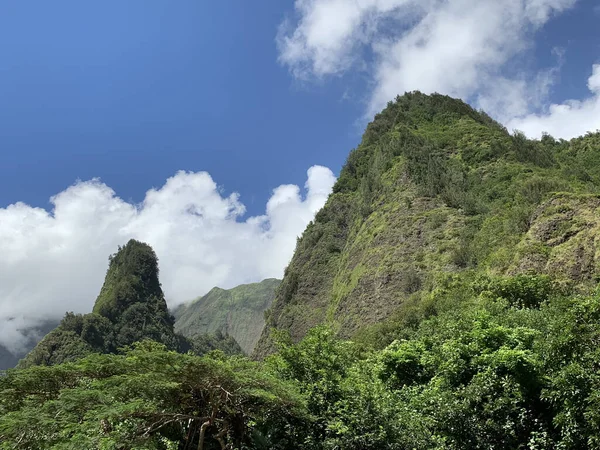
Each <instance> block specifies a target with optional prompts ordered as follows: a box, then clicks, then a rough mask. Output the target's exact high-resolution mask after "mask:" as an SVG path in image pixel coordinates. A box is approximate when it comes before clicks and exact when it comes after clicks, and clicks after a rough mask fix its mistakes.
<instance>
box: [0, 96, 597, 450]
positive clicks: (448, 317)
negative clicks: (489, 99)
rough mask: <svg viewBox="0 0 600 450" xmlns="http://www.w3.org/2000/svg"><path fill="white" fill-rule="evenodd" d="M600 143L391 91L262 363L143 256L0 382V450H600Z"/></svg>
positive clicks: (142, 250)
mask: <svg viewBox="0 0 600 450" xmlns="http://www.w3.org/2000/svg"><path fill="white" fill-rule="evenodd" d="M599 227H600V133H595V134H593V133H590V134H588V135H587V136H584V137H581V138H577V139H574V140H572V141H563V140H556V139H553V138H552V137H551V136H548V135H546V136H544V137H543V138H542V139H541V140H528V139H527V138H525V136H523V135H522V134H520V133H518V132H515V133H513V134H510V133H509V132H508V131H507V130H506V129H504V128H503V127H502V126H501V125H499V124H497V123H496V122H494V121H493V120H492V119H490V118H489V117H488V116H487V115H485V114H484V113H482V112H478V111H475V110H473V109H472V108H471V107H469V106H468V105H466V104H465V103H463V102H461V101H459V100H454V99H451V98H449V97H445V96H441V95H432V96H426V95H423V94H420V93H410V94H406V95H404V96H402V97H399V98H397V99H396V100H395V101H394V102H391V103H390V104H389V105H388V107H387V108H386V109H385V110H384V111H383V112H382V113H381V114H379V115H377V116H376V117H375V119H374V121H373V122H371V123H370V124H369V125H368V127H367V129H366V132H365V134H364V136H363V139H362V142H361V144H360V145H359V146H358V147H357V148H356V149H355V150H354V151H352V152H351V154H350V156H349V157H348V160H347V162H346V164H345V166H344V168H343V169H342V171H341V173H340V177H339V179H338V181H337V183H336V186H335V187H334V193H333V194H332V195H331V196H330V198H329V200H328V202H327V204H326V206H325V207H324V208H323V209H322V210H321V211H320V212H319V213H318V214H317V216H316V218H315V220H314V221H313V222H312V223H311V224H310V225H309V227H308V228H307V230H306V231H305V232H304V234H303V236H302V237H301V238H300V239H299V240H298V244H297V248H296V252H295V255H294V257H293V259H292V261H291V263H290V265H289V266H288V268H287V269H286V273H285V277H284V279H283V281H282V283H281V284H280V285H279V287H278V288H277V290H276V295H275V300H274V303H273V305H272V307H271V309H270V310H269V311H267V313H266V317H265V318H266V327H265V329H264V331H263V334H262V337H261V339H260V342H259V344H258V347H257V349H256V351H255V353H254V355H253V359H249V358H248V357H246V356H244V355H242V354H241V349H240V347H239V345H237V343H236V342H235V340H234V339H233V338H232V337H230V336H227V335H223V334H220V335H218V336H216V335H199V336H197V338H196V339H195V340H194V339H191V338H186V337H183V336H181V335H179V334H177V333H176V332H175V329H174V317H172V316H171V315H170V314H169V312H168V310H167V308H166V302H165V300H164V295H163V293H162V290H161V288H160V282H159V279H158V261H157V258H156V255H155V254H154V252H153V251H152V249H151V248H150V247H149V246H147V245H146V244H143V243H139V242H136V241H131V242H129V243H128V244H127V245H126V246H125V247H123V248H121V249H120V250H119V252H118V253H117V254H115V255H113V256H112V257H111V258H110V262H109V269H108V272H107V276H106V281H105V284H104V286H103V288H102V291H101V293H100V295H99V297H98V300H97V302H96V306H95V308H94V311H93V312H92V313H91V314H88V315H83V316H79V315H74V314H67V316H65V318H64V320H63V322H62V323H61V325H60V326H59V328H57V329H56V330H55V331H53V332H52V333H50V334H49V335H48V336H47V337H46V338H45V339H44V340H42V342H41V343H40V344H39V345H38V347H36V349H34V350H33V351H32V352H31V353H30V354H29V355H28V356H27V358H25V359H24V360H23V361H22V362H21V363H20V367H19V368H18V369H14V370H9V371H7V372H6V374H5V376H3V377H0V448H1V449H14V448H23V449H173V450H175V449H178V450H186V449H194V450H196V449H200V450H212V449H317V450H318V449H330V450H336V449H356V450H359V449H382V450H383V449H440V450H441V449H448V450H449V449H453V450H459V449H556V450H559V449H573V450H575V449H585V448H590V449H594V448H600V394H599V393H600V289H598V281H600V228H599Z"/></svg>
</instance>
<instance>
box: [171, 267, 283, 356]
mask: <svg viewBox="0 0 600 450" xmlns="http://www.w3.org/2000/svg"><path fill="white" fill-rule="evenodd" d="M279 283H280V280H276V279H273V278H271V279H267V280H263V281H261V282H260V283H252V284H244V285H241V286H237V287H235V288H233V289H221V288H218V287H216V288H214V289H212V290H211V291H210V292H209V293H208V294H206V295H205V296H203V297H200V298H198V299H196V300H194V301H193V302H191V303H189V304H186V305H182V306H180V307H179V308H177V309H176V310H175V311H174V312H173V314H174V315H175V318H176V321H175V331H176V332H178V333H180V334H182V335H183V336H185V337H187V338H193V337H194V336H197V335H199V334H206V333H209V334H213V333H217V332H220V333H225V334H228V335H229V336H232V337H233V338H234V339H235V340H236V341H237V342H238V343H239V345H240V347H241V348H242V349H243V351H244V352H245V353H247V354H250V353H252V351H253V350H254V347H255V346H256V343H257V342H258V339H259V338H260V335H261V333H262V330H263V328H264V325H265V319H264V312H265V311H266V310H267V309H268V308H269V307H270V306H271V304H272V303H273V299H274V298H275V289H277V286H279Z"/></svg>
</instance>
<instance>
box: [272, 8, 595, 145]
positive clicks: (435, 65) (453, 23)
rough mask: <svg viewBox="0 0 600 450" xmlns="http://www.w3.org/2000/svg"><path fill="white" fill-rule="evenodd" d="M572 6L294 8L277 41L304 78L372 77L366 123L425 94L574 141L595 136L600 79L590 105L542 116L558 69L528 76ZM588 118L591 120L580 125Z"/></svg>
mask: <svg viewBox="0 0 600 450" xmlns="http://www.w3.org/2000/svg"><path fill="white" fill-rule="evenodd" d="M575 4H576V0H296V2H295V17H294V20H293V21H292V20H289V19H288V20H287V21H286V22H284V24H283V25H282V27H281V29H280V31H279V34H278V37H277V44H278V48H279V60H280V62H281V63H282V64H284V65H286V66H287V67H289V69H290V70H291V72H292V73H293V74H294V76H296V77H298V78H302V79H307V78H310V77H315V78H322V77H324V76H328V75H329V76H331V75H340V74H343V73H345V72H346V71H348V70H349V69H352V70H366V72H367V74H368V75H369V77H370V80H371V83H372V86H371V92H370V94H369V99H368V102H367V103H368V107H367V116H368V117H370V116H372V115H373V114H374V113H376V112H378V111H379V110H380V109H381V108H382V107H383V106H385V104H386V103H387V102H388V101H389V100H392V99H393V98H394V97H395V96H396V95H399V94H403V93H404V92H406V91H412V90H420V91H423V92H426V93H432V92H439V93H443V94H448V95H452V96H455V97H461V98H463V99H466V100H468V101H470V102H471V103H472V104H474V105H475V106H477V107H481V108H485V109H486V110H487V111H488V112H489V113H490V114H492V115H493V116H495V117H496V118H498V119H499V120H501V121H503V122H504V123H513V121H514V120H515V118H519V117H525V118H527V120H528V121H533V118H535V117H539V118H540V122H541V123H542V124H543V125H544V126H547V127H549V128H548V129H547V130H546V131H549V132H551V133H552V134H553V135H556V136H557V137H570V136H572V135H574V134H581V132H583V131H587V130H593V129H595V128H594V124H597V122H598V119H599V118H600V115H599V114H598V108H597V103H598V101H597V97H598V92H597V89H596V87H595V86H597V85H598V84H600V81H598V79H599V78H594V77H592V78H591V79H590V85H589V87H590V90H591V91H592V96H591V97H590V98H588V99H585V100H582V101H580V102H576V101H569V102H565V104H563V105H560V106H552V107H550V109H547V108H546V109H547V113H546V114H544V115H540V116H530V115H531V114H532V113H534V112H537V111H540V110H542V111H543V110H544V106H546V104H547V99H548V94H549V92H550V88H551V86H552V84H553V83H554V81H555V80H556V79H557V76H556V75H557V68H553V69H550V70H543V71H541V72H540V73H532V72H531V67H530V66H527V64H526V63H525V59H524V56H525V55H526V53H525V52H526V51H527V50H530V49H531V48H532V47H533V45H534V36H535V32H536V31H537V30H539V29H540V28H541V27H543V26H544V25H545V24H546V23H547V22H548V21H549V20H550V19H551V18H552V17H553V16H556V15H558V14H560V13H562V12H564V11H566V10H567V9H569V8H572V7H573V6H574V5H575ZM365 68H366V69H365ZM595 89H596V90H595ZM584 114H592V115H593V116H592V117H588V118H587V119H585V120H583V122H581V120H582V117H583V115H584ZM546 116H548V118H547V117H546ZM531 117H532V118H531ZM559 117H560V120H559V119H558V118H559ZM530 118H531V119H530ZM562 121H566V122H567V123H568V124H570V125H569V126H567V125H564V124H563V123H562ZM579 123H583V124H586V126H591V127H592V128H586V127H585V126H579V125H577V124H579ZM596 127H597V125H596ZM529 129H531V130H534V127H533V125H532V126H531V127H529V128H526V129H525V132H527V133H528V134H533V135H536V134H539V133H537V129H535V132H533V131H532V132H530V131H529Z"/></svg>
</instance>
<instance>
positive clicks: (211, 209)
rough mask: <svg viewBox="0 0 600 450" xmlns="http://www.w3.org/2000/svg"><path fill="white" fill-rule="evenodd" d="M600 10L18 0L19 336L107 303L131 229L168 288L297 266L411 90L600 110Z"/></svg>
mask: <svg viewBox="0 0 600 450" xmlns="http://www.w3.org/2000/svg"><path fill="white" fill-rule="evenodd" d="M598 23H600V3H599V2H598V0H297V1H292V0H289V1H284V0H262V1H256V2H254V1H248V0H229V1H221V2H209V1H198V0H177V1H166V0H127V1H117V0H106V1H103V2H86V1H80V0H69V1H67V0H53V1H51V2H49V1H32V2H24V1H4V0H0V152H1V153H0V154H1V160H0V254H2V255H3V257H2V259H1V260H0V329H2V330H3V335H2V336H0V344H6V345H8V346H9V347H11V348H13V349H16V348H18V345H19V342H22V336H21V334H20V331H19V330H20V329H22V328H24V327H26V326H29V325H31V324H34V323H36V321H39V320H40V319H41V318H44V317H49V316H52V317H55V316H61V315H62V314H63V312H64V311H65V310H74V311H77V312H86V311H89V310H90V308H91V305H92V304H93V300H94V298H95V296H96V294H97V292H98V289H99V288H100V286H101V284H102V279H103V276H104V273H105V270H106V260H107V256H108V254H110V253H112V252H113V251H115V249H116V248H117V245H119V244H123V243H124V242H126V240H127V239H129V238H137V239H141V240H144V241H146V242H149V243H150V244H151V245H152V246H153V247H154V248H155V250H156V251H157V254H158V256H159V259H160V261H161V281H162V283H163V287H164V289H165V292H166V295H167V298H168V300H169V302H170V304H171V305H173V304H177V303H180V302H182V301H185V300H189V299H191V298H194V297H196V296H198V295H202V294H204V293H205V292H207V291H208V290H209V289H210V288H212V287H213V286H215V285H218V286H221V287H231V286H235V285H236V284H240V283H244V282H250V281H259V280H260V279H263V278H266V277H272V276H282V273H283V269H284V267H285V265H286V264H287V263H288V262H289V259H290V258H291V255H292V253H293V250H294V246H295V242H296V238H297V236H298V235H299V234H301V232H302V231H303V229H304V228H305V227H306V225H307V224H308V222H309V221H310V220H312V218H313V217H314V214H315V213H316V211H318V209H319V208H321V207H322V205H323V204H324V202H325V201H326V198H327V195H328V194H329V192H330V190H331V187H332V185H333V182H334V181H335V175H337V174H338V173H339V170H340V168H341V166H342V164H343V162H344V160H345V159H346V157H347V155H348V153H349V151H350V150H351V149H352V148H353V147H355V146H356V145H357V144H358V143H359V141H360V136H361V134H362V131H363V129H364V126H365V124H366V123H367V121H368V120H369V119H370V118H371V117H372V115H373V114H374V113H375V112H377V111H379V110H380V109H381V108H382V107H383V106H384V105H385V103H386V102H387V101H388V100H390V99H392V98H393V97H395V95H397V94H401V93H403V92H404V91H407V90H415V89H418V90H421V91H424V92H426V93H430V92H434V91H435V92H441V93H444V94H448V95H453V96H456V97H461V98H463V99H465V100H466V101H468V102H469V103H471V104H472V105H473V106H475V107H477V108H484V109H485V110H486V111H488V112H489V113H490V114H491V115H492V116H494V117H495V118H497V119H498V120H499V121H501V122H502V123H504V124H505V125H506V126H507V128H508V129H509V130H512V129H520V130H523V131H524V132H525V133H526V134H528V135H529V136H532V137H539V136H540V135H541V133H542V132H543V131H547V132H550V133H551V134H553V135H555V136H557V137H564V138H570V137H573V136H577V135H580V134H582V133H585V132H586V131H591V130H596V129H598V128H600V27H598V26H597V24H598ZM181 170H183V171H185V172H178V171H181ZM94 179H99V180H94ZM236 193H239V196H238V195H237V194H236ZM50 197H53V200H52V201H49V199H50ZM18 202H20V203H18ZM32 279H36V280H37V281H38V282H37V283H35V284H32V283H31V280H32Z"/></svg>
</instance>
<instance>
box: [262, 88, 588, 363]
mask: <svg viewBox="0 0 600 450" xmlns="http://www.w3.org/2000/svg"><path fill="white" fill-rule="evenodd" d="M599 148H600V133H595V134H592V133H590V134H588V135H587V136H584V137H581V138H577V139H573V140H571V141H564V140H555V139H554V138H552V137H551V136H548V135H546V136H544V137H543V138H542V139H541V140H536V141H534V140H528V139H526V138H525V136H524V135H523V134H521V133H518V132H516V133H514V134H512V135H511V134H509V132H508V131H507V130H506V129H505V128H504V127H502V126H501V125H499V124H498V123H496V122H494V121H493V120H492V119H490V117H488V116H487V115H486V114H485V113H483V112H479V111H476V110H474V109H472V108H471V107H470V106H468V105H467V104H465V103H463V102H462V101H460V100H455V99H452V98H450V97H446V96H442V95H432V96H427V95H424V94H421V93H418V92H416V93H410V94H406V95H405V96H403V97H399V98H397V99H396V101H394V102H391V103H389V104H388V106H387V108H386V109H385V110H384V111H383V112H381V113H380V114H378V115H377V116H376V117H375V119H374V120H373V122H371V123H370V124H369V125H368V126H367V129H366V132H365V134H364V136H363V138H362V142H361V143H360V145H359V146H358V147H357V148H356V149H355V150H353V151H352V152H351V154H350V156H349V157H348V160H347V162H346V164H345V166H344V167H343V169H342V171H341V173H340V177H339V179H338V181H337V183H336V185H335V187H334V192H333V194H332V195H331V196H330V198H329V199H328V202H327V204H326V205H325V207H324V208H323V209H322V210H321V211H320V212H319V213H318V214H317V216H316V218H315V220H314V222H313V223H311V224H310V225H309V226H308V228H307V229H306V231H305V232H304V234H303V236H302V238H301V239H300V240H299V241H298V244H297V247H296V252H295V254H294V257H293V259H292V261H291V263H290V265H289V267H288V268H287V270H286V273H285V276H284V279H283V281H282V283H281V285H280V286H279V288H278V290H277V295H276V300H275V302H274V305H273V307H272V308H271V310H270V311H269V312H268V320H267V326H266V328H265V331H264V333H263V335H262V337H261V339H260V342H259V344H258V346H257V349H256V356H257V357H264V356H265V355H266V354H268V353H269V352H271V351H272V350H273V347H272V345H271V342H270V340H269V333H270V330H271V329H273V328H276V329H280V330H285V331H289V332H290V334H291V336H292V338H293V340H294V341H298V340H299V339H301V338H302V337H303V336H305V335H306V333H307V331H308V330H309V329H311V328H312V327H314V326H316V325H318V324H322V323H328V324H330V325H333V326H334V327H336V329H337V330H338V334H339V336H341V337H352V336H354V335H355V334H356V333H357V332H358V331H360V330H362V329H364V328H365V327H368V326H369V325H373V324H378V323H381V322H382V321H388V320H393V317H394V316H397V315H399V314H400V315H401V314H403V313H402V310H404V309H406V308H410V307H412V306H413V305H417V304H419V303H422V302H424V301H425V300H426V298H427V297H428V296H429V294H430V293H432V292H434V291H435V290H436V289H438V288H439V287H440V286H443V285H444V283H446V282H447V280H448V277H449V276H451V275H453V274H460V273H467V272H476V273H479V274H484V273H485V274H495V275H510V274H519V273H528V272H537V273H541V274H548V275H551V276H553V277H555V278H556V279H559V280H562V281H563V282H571V283H575V284H577V286H578V289H580V290H581V291H586V290H588V289H589V288H591V287H592V286H594V285H595V283H596V281H597V280H598V277H599V276H600V251H599V248H600V245H599V242H600V240H599V238H598V236H599V234H598V232H599V226H600V215H599V214H598V212H599V211H600V210H599V209H598V207H599V206H600V196H599V194H600V152H599V151H598V149H599Z"/></svg>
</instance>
